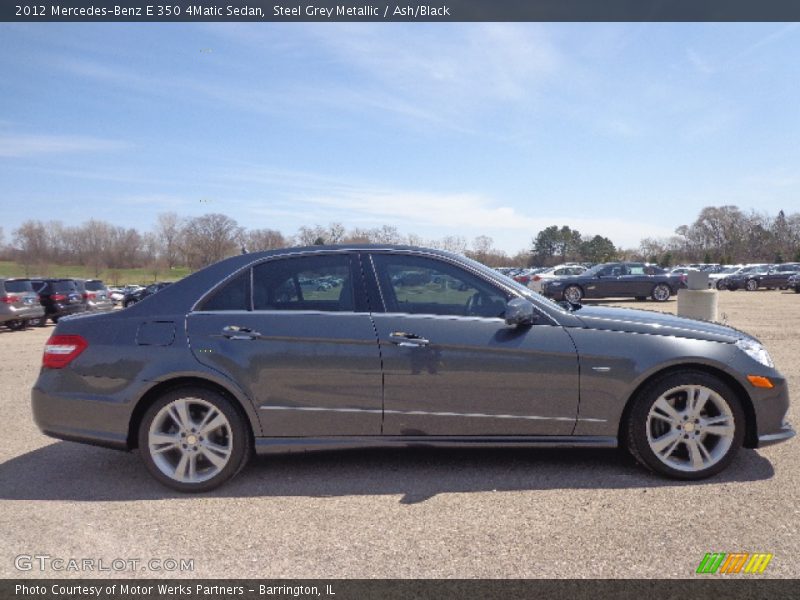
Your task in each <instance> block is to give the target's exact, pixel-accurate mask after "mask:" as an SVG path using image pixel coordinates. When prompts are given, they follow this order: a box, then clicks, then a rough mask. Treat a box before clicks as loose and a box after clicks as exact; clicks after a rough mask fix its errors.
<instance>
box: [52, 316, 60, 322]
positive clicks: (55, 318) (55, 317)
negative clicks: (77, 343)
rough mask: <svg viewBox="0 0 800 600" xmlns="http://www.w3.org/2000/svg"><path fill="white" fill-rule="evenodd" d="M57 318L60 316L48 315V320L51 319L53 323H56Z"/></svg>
mask: <svg viewBox="0 0 800 600" xmlns="http://www.w3.org/2000/svg"><path fill="white" fill-rule="evenodd" d="M59 318H60V317H57V316H53V317H50V320H51V321H52V322H53V323H58V319H59Z"/></svg>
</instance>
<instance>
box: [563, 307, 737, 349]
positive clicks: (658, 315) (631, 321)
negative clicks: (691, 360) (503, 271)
mask: <svg viewBox="0 0 800 600" xmlns="http://www.w3.org/2000/svg"><path fill="white" fill-rule="evenodd" d="M572 314H573V315H574V316H575V317H577V318H578V320H580V321H581V322H582V323H583V325H584V327H587V328H589V329H603V330H607V331H627V332H631V333H646V334H650V335H669V336H675V337H682V338H691V339H695V340H707V341H711V342H727V343H733V342H735V341H736V340H739V339H742V338H750V339H752V336H750V335H748V334H746V333H744V332H742V331H739V330H738V329H734V328H733V327H728V326H726V325H720V324H718V323H711V322H709V321H698V320H696V319H687V318H685V317H676V316H674V315H670V314H665V313H662V312H655V311H650V310H636V309H632V308H615V307H611V306H587V305H583V306H582V307H581V309H580V310H578V311H576V312H574V313H572Z"/></svg>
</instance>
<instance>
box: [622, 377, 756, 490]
mask: <svg viewBox="0 0 800 600" xmlns="http://www.w3.org/2000/svg"><path fill="white" fill-rule="evenodd" d="M682 386H698V387H702V388H705V390H710V391H711V392H712V394H713V395H710V396H709V399H708V401H707V402H706V404H704V405H703V409H704V410H706V409H714V410H708V412H706V414H705V415H698V420H699V421H700V422H701V423H705V421H706V420H708V419H714V418H716V419H725V420H726V421H727V422H731V421H732V425H733V432H732V434H730V437H727V436H717V435H715V434H714V433H708V432H706V431H705V430H704V427H712V428H713V427H714V426H713V425H708V424H705V425H702V424H697V423H696V422H695V421H694V420H693V419H691V418H690V419H688V420H684V417H683V416H680V415H683V414H684V413H683V412H682V411H681V410H680V407H681V404H680V402H681V398H682V397H684V398H686V397H688V394H686V393H684V392H683V391H681V390H680V388H681V387H682ZM662 399H664V400H665V401H666V402H667V403H669V402H675V404H674V405H673V409H674V411H675V413H676V414H677V415H679V416H680V418H679V419H678V420H677V422H679V423H681V424H682V425H681V427H678V426H675V427H674V428H673V427H672V426H671V425H669V424H668V423H667V419H665V420H664V421H662V420H661V417H654V418H651V409H654V406H655V405H656V403H657V402H659V401H660V400H662ZM719 401H721V402H722V403H724V405H725V406H727V407H728V409H729V410H728V413H729V414H728V415H726V414H725V413H724V412H722V411H719V412H718V414H716V415H715V414H714V412H715V410H716V409H717V408H718V406H717V404H716V403H717V402H719ZM632 402H633V405H632V406H631V410H630V412H629V414H628V418H627V421H626V422H625V424H624V426H623V427H622V428H621V432H622V435H623V436H624V438H625V439H624V440H621V442H622V443H624V445H625V447H626V448H627V449H628V450H629V451H630V453H631V454H632V455H633V457H634V458H635V459H636V460H637V461H638V462H639V463H640V464H641V465H643V466H644V467H646V468H648V469H650V470H651V471H654V472H656V473H659V474H661V475H665V476H667V477H671V478H673V479H685V480H696V479H704V478H706V477H711V476H712V475H716V474H717V473H719V472H720V471H722V470H723V469H725V468H726V467H727V466H728V465H729V464H730V463H731V461H732V460H733V459H734V457H735V456H736V453H737V452H738V451H739V448H741V446H742V443H743V441H744V434H745V420H746V418H745V414H744V410H743V409H742V405H741V401H740V400H739V397H738V396H737V395H736V393H735V392H734V391H733V390H732V389H731V388H730V386H728V385H727V384H726V383H725V382H724V381H722V380H720V379H718V378H717V377H714V376H713V375H710V374H708V373H705V372H703V371H692V370H688V371H684V372H680V373H671V374H667V375H665V376H663V377H659V378H657V379H655V380H653V381H652V382H650V383H649V384H648V385H647V386H646V387H645V388H643V389H642V390H641V391H640V392H639V394H637V396H636V397H635V398H633V399H632ZM709 403H711V405H710V406H709ZM687 408H688V407H687ZM659 412H660V411H659ZM663 414H666V413H663ZM690 426H691V428H692V429H691V430H689V429H688V428H689V427H690ZM656 428H661V430H659V431H655V429H656ZM717 429H719V427H717ZM662 430H663V431H662ZM654 434H658V437H655V438H654V437H653V435H654ZM695 436H696V437H695ZM667 438H671V439H667ZM695 439H697V440H700V442H695V441H694V440H695ZM673 440H675V441H674V444H675V445H674V446H672V441H673ZM703 440H708V443H709V445H711V444H720V445H719V446H716V445H712V446H711V452H710V453H709V463H708V466H705V467H702V468H696V467H694V465H689V464H686V463H690V462H692V453H691V448H690V445H692V444H693V445H695V446H697V447H699V446H700V445H702V446H703V447H704V448H705V450H706V452H708V450H709V448H708V447H706V446H705V444H704V443H702V441H703ZM666 442H669V443H670V444H669V446H668V447H665V448H664V450H669V448H670V447H671V448H672V450H671V451H670V452H669V453H668V454H667V456H666V457H665V458H664V459H662V458H660V457H659V456H658V455H657V454H656V452H655V451H654V449H653V447H651V443H652V444H653V445H656V447H657V449H658V448H659V445H660V444H665V443H666ZM728 444H729V445H728ZM679 447H680V450H681V451H680V452H679V453H678V454H677V456H675V457H674V459H673V456H674V455H675V453H676V452H678V450H679ZM697 453H699V454H700V456H701V457H702V456H703V454H702V452H701V451H700V450H699V449H698V450H697ZM712 453H716V454H717V456H714V457H712V456H711V454H712ZM684 455H685V457H684ZM712 458H713V461H712V460H710V459H712ZM681 460H683V461H684V462H683V463H682V462H681ZM701 460H703V461H705V458H702V459H701ZM668 463H669V464H668ZM703 464H705V462H703Z"/></svg>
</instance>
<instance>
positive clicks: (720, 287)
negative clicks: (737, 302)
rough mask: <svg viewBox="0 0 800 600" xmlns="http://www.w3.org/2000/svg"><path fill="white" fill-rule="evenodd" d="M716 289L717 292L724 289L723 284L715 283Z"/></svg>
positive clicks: (720, 282)
mask: <svg viewBox="0 0 800 600" xmlns="http://www.w3.org/2000/svg"><path fill="white" fill-rule="evenodd" d="M717 289H718V290H724V289H725V284H724V283H722V281H718V282H717Z"/></svg>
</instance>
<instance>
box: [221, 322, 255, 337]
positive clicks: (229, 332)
mask: <svg viewBox="0 0 800 600" xmlns="http://www.w3.org/2000/svg"><path fill="white" fill-rule="evenodd" d="M222 337H224V338H227V339H229V340H256V339H258V338H259V337H261V334H260V333H258V332H257V331H253V330H252V329H250V328H248V327H239V326H238V325H228V326H227V327H223V328H222Z"/></svg>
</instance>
